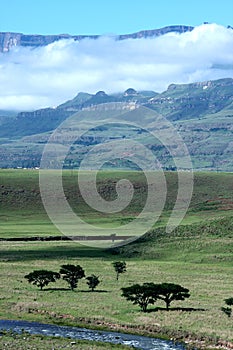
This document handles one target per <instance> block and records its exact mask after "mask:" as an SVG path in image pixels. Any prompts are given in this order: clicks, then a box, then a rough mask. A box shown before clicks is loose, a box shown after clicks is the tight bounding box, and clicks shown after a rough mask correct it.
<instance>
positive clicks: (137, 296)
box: [121, 283, 158, 312]
mask: <svg viewBox="0 0 233 350" xmlns="http://www.w3.org/2000/svg"><path fill="white" fill-rule="evenodd" d="M121 290H122V296H123V297H124V298H126V300H129V301H132V302H133V304H135V305H139V306H140V308H141V309H142V311H143V312H146V311H147V306H148V305H149V304H154V303H155V302H156V300H157V293H158V285H156V284H154V283H143V285H140V284H134V285H132V286H130V287H125V288H121Z"/></svg>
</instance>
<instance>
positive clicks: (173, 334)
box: [0, 170, 233, 347]
mask: <svg viewBox="0 0 233 350" xmlns="http://www.w3.org/2000/svg"><path fill="white" fill-rule="evenodd" d="M123 175H124V176H125V173H124V174H123ZM130 175H131V177H132V178H133V179H134V181H136V182H137V184H140V183H141V181H144V180H141V179H143V178H141V174H140V173H137V172H135V173H131V174H130ZM119 177H122V173H117V174H114V175H113V174H111V173H110V172H106V173H103V174H102V175H101V178H100V184H101V188H102V189H105V188H108V187H107V186H109V182H110V184H111V188H112V183H115V182H116V179H117V178H119ZM166 178H167V182H168V188H170V189H171V190H170V191H168V197H167V202H166V205H165V211H164V213H163V215H162V217H161V218H160V220H159V222H158V223H157V224H156V225H155V227H154V228H153V229H152V230H151V231H150V232H149V233H148V234H146V235H145V236H144V237H142V238H140V239H139V240H138V241H135V242H133V243H131V244H129V245H127V246H123V247H120V248H116V249H108V250H104V249H97V248H91V247H87V246H83V245H81V244H79V243H78V242H74V241H55V242H53V241H45V242H41V241H35V242H24V241H14V242H9V241H4V240H2V241H1V251H0V271H1V279H0V317H1V318H6V319H24V320H33V321H35V320H37V321H42V322H47V323H58V324H67V325H68V324H71V325H79V326H80V325H81V326H85V327H86V326H89V327H92V328H94V327H97V328H106V329H115V330H121V331H127V332H134V333H136V332H139V333H143V334H151V335H155V336H160V337H165V338H169V339H170V338H173V339H182V340H185V341H187V342H189V341H190V339H192V340H193V342H194V343H195V341H197V346H198V347H200V346H201V345H202V343H201V342H200V340H202V341H203V342H204V343H203V344H204V345H205V346H207V345H209V344H212V345H213V344H214V345H216V346H217V345H219V344H220V343H221V342H224V341H230V342H232V341H233V328H232V325H233V321H232V318H230V317H227V316H226V315H225V314H224V313H223V312H222V311H221V307H222V306H224V299H226V298H229V297H232V296H233V288H232V286H233V278H232V263H233V255H232V252H233V244H232V243H233V233H232V224H233V218H232V216H233V214H232V210H233V207H232V200H233V198H232V197H233V191H232V188H233V174H230V173H197V174H195V182H194V193H193V198H192V201H191V206H190V208H189V211H188V213H187V215H186V217H185V219H184V221H183V222H182V225H180V226H179V227H178V228H177V229H176V230H175V231H174V232H173V233H171V234H165V229H164V223H165V222H166V219H167V217H168V216H169V213H170V211H171V208H172V205H173V203H174V200H175V196H176V191H177V190H176V187H175V186H176V184H177V177H176V175H175V174H173V173H167V174H166ZM64 183H66V191H67V193H69V196H70V203H71V205H73V207H74V209H76V207H75V201H74V199H73V198H72V196H71V194H72V193H73V187H72V186H73V184H74V174H72V173H71V172H67V173H65V178H64ZM1 185H2V186H3V187H1V189H2V191H3V192H4V191H6V192H7V194H5V195H2V196H1V236H0V237H1V238H10V237H15V238H16V237H22V236H24V237H25V236H33V235H36V236H37V235H44V236H46V235H57V234H58V233H59V232H57V230H56V229H55V228H54V226H53V225H52V224H51V223H50V222H49V219H48V218H47V217H46V213H45V212H44V209H43V207H42V205H41V202H40V197H39V194H38V189H39V187H38V172H36V171H33V170H31V171H23V170H21V171H19V172H17V171H12V170H5V171H1ZM143 186H144V185H143V182H142V183H141V186H140V187H139V188H144V187H143ZM19 190H20V191H19ZM103 192H104V193H107V195H108V196H110V197H111V196H114V193H113V194H112V193H111V192H106V191H103ZM141 193H142V192H141ZM143 193H144V192H143ZM143 195H144V194H143ZM143 195H142V196H141V195H140V192H138V194H137V193H136V200H135V204H134V207H131V208H129V209H128V211H127V212H125V213H124V215H123V217H130V218H132V217H133V216H134V215H135V212H137V210H139V209H140V207H141V205H142V203H143ZM108 198H109V197H108ZM111 198H112V197H111ZM141 198H142V199H141ZM81 214H82V215H83V217H86V218H87V219H88V218H89V219H90V218H91V220H92V221H93V222H97V223H98V220H100V222H101V223H100V225H105V224H107V225H110V223H111V221H113V223H112V225H115V224H116V223H114V220H116V221H117V220H118V219H119V216H115V217H114V216H113V217H107V218H106V217H104V216H101V214H99V213H96V212H90V210H86V207H85V204H83V206H82V207H81ZM118 260H125V261H126V263H127V272H126V273H124V274H122V275H121V276H120V278H119V281H116V276H115V272H114V270H113V267H112V262H113V261H118ZM66 263H70V264H79V265H81V266H82V267H83V268H84V270H85V273H86V275H90V274H92V273H94V274H96V275H98V276H99V277H100V280H101V283H100V284H99V286H98V287H97V289H96V291H95V292H90V291H89V290H88V286H87V284H86V281H85V279H82V280H81V281H80V282H79V284H78V288H77V289H76V290H75V291H73V292H72V291H70V290H69V289H68V288H67V284H66V283H65V281H63V280H59V281H57V282H56V283H54V284H53V283H51V284H50V285H49V286H48V287H47V288H45V290H44V291H40V290H39V289H38V288H37V287H36V286H33V285H30V284H28V282H27V280H26V279H25V278H24V275H26V274H28V273H29V272H31V271H32V270H36V269H44V268H45V269H48V270H53V271H59V268H60V266H61V265H62V264H66ZM144 282H154V283H161V282H172V283H177V284H180V285H182V286H184V287H186V288H188V289H189V290H190V293H191V297H190V298H189V299H187V300H185V301H180V302H174V303H173V304H172V307H171V310H170V311H169V312H167V311H165V308H164V304H163V303H161V302H156V304H155V305H151V306H149V308H148V312H147V313H143V312H141V311H140V309H139V307H138V306H137V305H133V304H131V303H130V302H128V301H126V300H125V299H123V298H122V296H121V288H122V287H126V286H129V285H131V284H134V283H144Z"/></svg>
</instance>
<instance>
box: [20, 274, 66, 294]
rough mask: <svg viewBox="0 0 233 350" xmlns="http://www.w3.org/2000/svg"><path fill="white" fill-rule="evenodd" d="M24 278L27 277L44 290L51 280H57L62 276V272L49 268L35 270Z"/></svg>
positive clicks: (30, 281)
mask: <svg viewBox="0 0 233 350" xmlns="http://www.w3.org/2000/svg"><path fill="white" fill-rule="evenodd" d="M24 278H26V279H27V280H28V282H29V283H32V284H34V285H36V286H37V287H39V288H40V289H41V290H42V289H43V288H44V287H45V286H47V285H48V284H49V283H50V282H56V280H57V279H59V278H60V274H59V273H58V272H54V271H48V270H35V271H32V272H30V273H29V274H28V275H25V276H24Z"/></svg>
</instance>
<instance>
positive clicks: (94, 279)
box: [86, 275, 100, 292]
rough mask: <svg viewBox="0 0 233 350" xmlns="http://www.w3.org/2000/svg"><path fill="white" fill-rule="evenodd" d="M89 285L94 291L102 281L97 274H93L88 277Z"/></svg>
mask: <svg viewBox="0 0 233 350" xmlns="http://www.w3.org/2000/svg"><path fill="white" fill-rule="evenodd" d="M86 280H87V284H88V287H89V288H90V289H91V291H92V292H94V289H95V288H96V287H97V286H98V284H99V283H100V280H99V277H98V276H96V275H91V276H88V277H87V278H86Z"/></svg>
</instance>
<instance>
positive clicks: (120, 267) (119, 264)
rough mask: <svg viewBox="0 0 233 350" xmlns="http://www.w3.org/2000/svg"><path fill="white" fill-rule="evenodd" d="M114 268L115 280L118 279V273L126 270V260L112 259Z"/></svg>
mask: <svg viewBox="0 0 233 350" xmlns="http://www.w3.org/2000/svg"><path fill="white" fill-rule="evenodd" d="M112 264H113V267H114V270H115V271H116V280H117V281H118V279H119V275H120V274H122V273H124V272H126V262H125V261H114V262H113V263H112Z"/></svg>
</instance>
